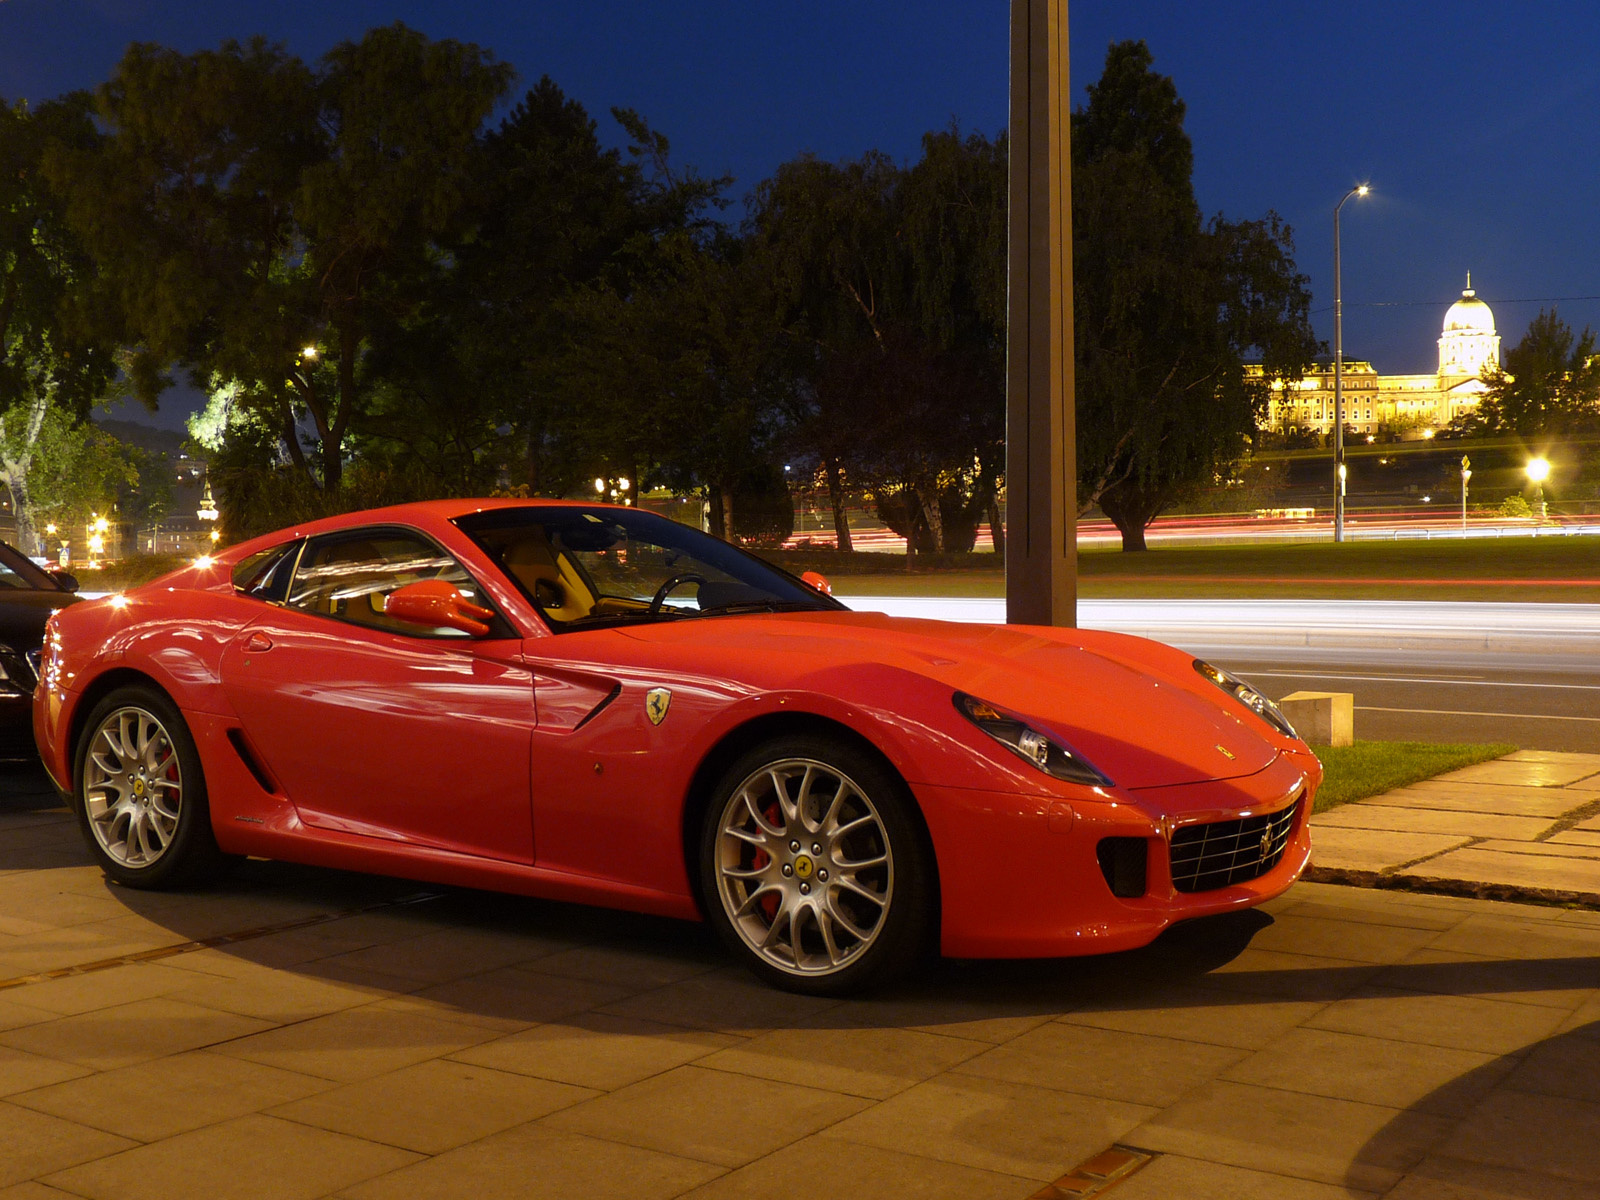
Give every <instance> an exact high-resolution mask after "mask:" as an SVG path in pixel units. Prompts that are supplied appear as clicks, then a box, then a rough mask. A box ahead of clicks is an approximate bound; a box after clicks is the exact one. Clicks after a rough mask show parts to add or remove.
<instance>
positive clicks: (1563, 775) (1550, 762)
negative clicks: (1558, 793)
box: [1435, 754, 1600, 787]
mask: <svg viewBox="0 0 1600 1200" xmlns="http://www.w3.org/2000/svg"><path fill="white" fill-rule="evenodd" d="M1597 774H1600V755H1593V754H1589V755H1583V756H1581V757H1576V758H1571V759H1560V760H1558V759H1549V758H1545V759H1526V758H1518V757H1517V756H1516V755H1514V754H1513V755H1508V756H1506V757H1505V758H1497V759H1494V760H1492V761H1490V762H1485V763H1478V764H1477V765H1475V766H1471V767H1462V768H1461V769H1460V770H1456V771H1449V772H1446V773H1445V774H1443V775H1437V776H1435V778H1436V779H1437V780H1439V781H1440V782H1441V783H1457V782H1462V783H1510V784H1519V785H1521V786H1523V787H1570V786H1572V784H1574V783H1577V782H1578V781H1579V780H1584V779H1588V778H1590V777H1591V776H1594V775H1597Z"/></svg>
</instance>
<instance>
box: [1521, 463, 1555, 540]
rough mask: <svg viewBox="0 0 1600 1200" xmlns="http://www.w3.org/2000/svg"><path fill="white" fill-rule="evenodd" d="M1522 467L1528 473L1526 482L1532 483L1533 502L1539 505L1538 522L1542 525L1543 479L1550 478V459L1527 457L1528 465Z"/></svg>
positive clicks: (1543, 516)
mask: <svg viewBox="0 0 1600 1200" xmlns="http://www.w3.org/2000/svg"><path fill="white" fill-rule="evenodd" d="M1524 469H1525V470H1526V471H1527V473H1528V482H1530V483H1532V484H1533V499H1534V503H1536V504H1537V505H1538V506H1539V524H1541V525H1543V524H1544V521H1545V515H1546V508H1545V502H1544V481H1545V480H1546V479H1549V478H1550V460H1549V459H1548V458H1534V459H1529V460H1528V465H1527V467H1526V468H1524Z"/></svg>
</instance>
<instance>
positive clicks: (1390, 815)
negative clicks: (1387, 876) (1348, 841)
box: [1311, 798, 1550, 845]
mask: <svg viewBox="0 0 1600 1200" xmlns="http://www.w3.org/2000/svg"><path fill="white" fill-rule="evenodd" d="M1380 799H1381V798H1380ZM1549 827H1550V822H1549V821H1548V820H1546V819H1545V818H1544V817H1508V816H1503V815H1501V814H1498V813H1472V812H1451V811H1449V810H1445V809H1436V808H1390V807H1389V806H1387V805H1385V804H1381V803H1377V802H1375V801H1371V800H1369V801H1366V802H1364V803H1361V804H1346V805H1342V806H1341V807H1339V808H1335V809H1333V810H1332V811H1331V812H1324V813H1318V814H1317V815H1316V816H1315V817H1314V818H1312V822H1311V840H1312V844H1313V845H1315V844H1316V839H1317V834H1318V832H1319V831H1321V830H1323V829H1341V828H1353V829H1384V830H1390V831H1392V832H1395V833H1405V834H1418V833H1447V834H1452V835H1454V836H1456V837H1497V838H1519V839H1522V840H1527V839H1530V838H1535V837H1538V836H1539V835H1540V834H1541V833H1543V832H1544V831H1545V830H1546V829H1548V828H1549Z"/></svg>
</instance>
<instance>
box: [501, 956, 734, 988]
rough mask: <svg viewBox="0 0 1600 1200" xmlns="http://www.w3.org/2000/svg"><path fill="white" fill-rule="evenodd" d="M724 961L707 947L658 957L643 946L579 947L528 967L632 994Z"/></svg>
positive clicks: (541, 959)
mask: <svg viewBox="0 0 1600 1200" xmlns="http://www.w3.org/2000/svg"><path fill="white" fill-rule="evenodd" d="M726 965H727V958H726V957H725V956H724V955H723V954H722V953H721V952H720V951H719V950H718V949H716V948H715V947H712V946H710V945H707V946H706V947H704V948H703V949H700V950H699V951H698V952H686V951H684V950H681V949H675V950H674V952H673V953H660V952H657V951H654V950H652V949H650V948H648V947H644V946H579V947H577V948H575V949H571V950H563V951H561V952H560V953H557V954H550V955H546V956H545V957H543V958H540V959H539V960H538V961H536V962H531V963H529V964H527V968H526V969H528V970H530V971H537V972H539V973H541V974H546V975H565V976H568V977H570V978H573V979H588V980H591V981H593V982H595V983H611V984H617V985H619V986H622V987H629V988H633V989H635V990H642V989H644V988H653V987H661V986H662V985H664V984H668V983H676V982H677V981H678V980H680V979H688V978H690V977H691V976H694V975H703V974H705V973H706V972H707V971H712V970H715V969H716V968H718V967H722V966H726Z"/></svg>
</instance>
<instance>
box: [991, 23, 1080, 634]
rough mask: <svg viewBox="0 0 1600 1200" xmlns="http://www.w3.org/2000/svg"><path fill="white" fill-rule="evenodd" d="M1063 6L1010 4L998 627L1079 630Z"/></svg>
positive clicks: (1068, 109) (1069, 161)
mask: <svg viewBox="0 0 1600 1200" xmlns="http://www.w3.org/2000/svg"><path fill="white" fill-rule="evenodd" d="M1071 107H1072V106H1071V92H1070V90H1069V88H1068V84H1067V0H1011V133H1010V139H1009V140H1010V153H1011V167H1010V170H1011V177H1010V189H1011V192H1010V215H1009V234H1008V243H1009V276H1008V282H1007V315H1006V516H1007V525H1008V529H1007V536H1006V620H1007V621H1008V622H1010V623H1013V624H1026V625H1076V624H1077V611H1078V603H1077V592H1078V544H1077V543H1078V537H1077V514H1078V484H1077V444H1076V432H1077V431H1076V428H1075V426H1074V417H1075V412H1074V379H1073V349H1072V153H1071V143H1070V130H1071V125H1070V121H1071Z"/></svg>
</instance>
